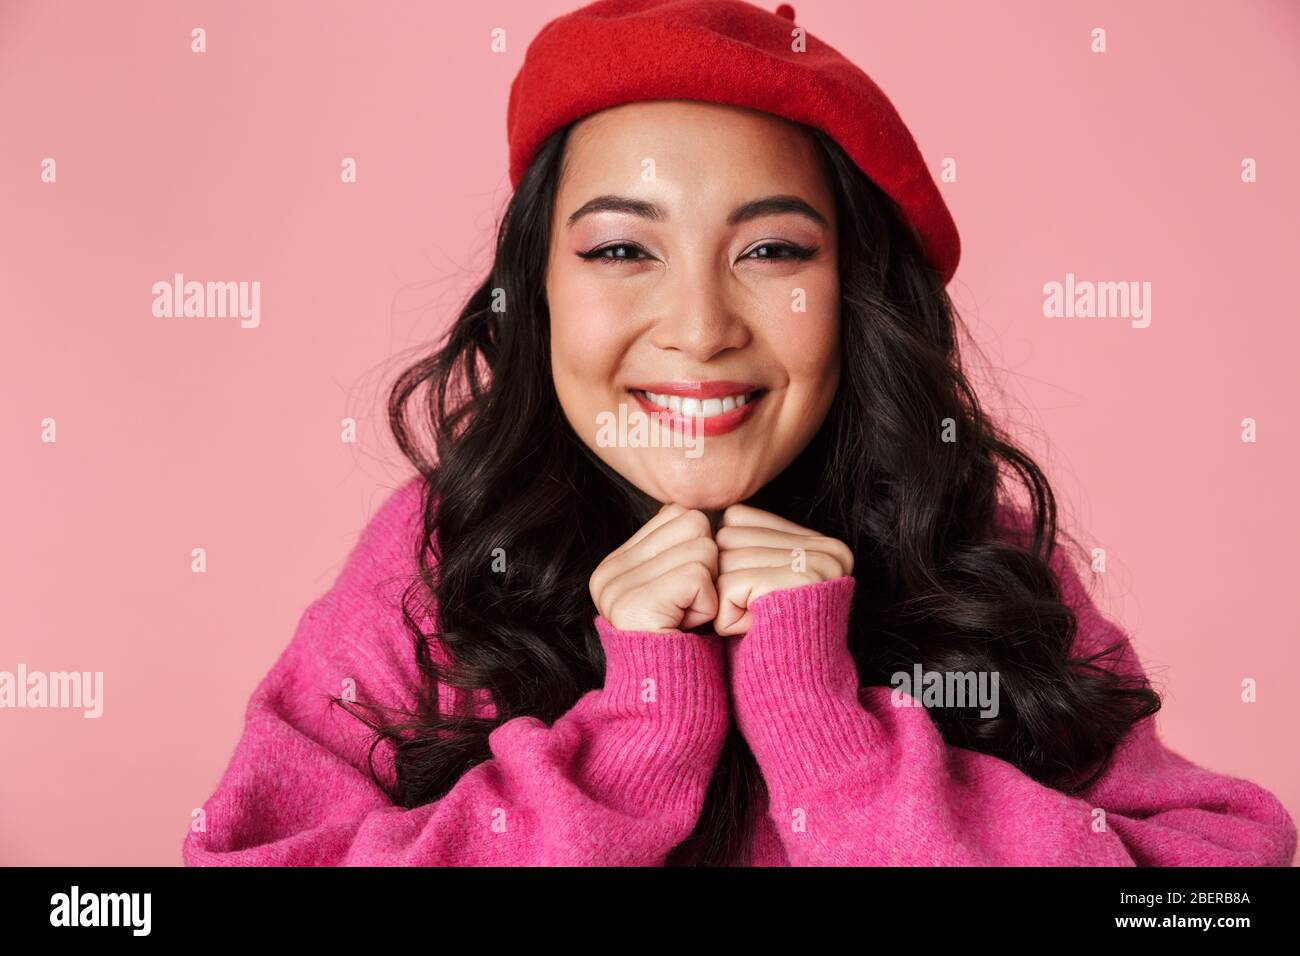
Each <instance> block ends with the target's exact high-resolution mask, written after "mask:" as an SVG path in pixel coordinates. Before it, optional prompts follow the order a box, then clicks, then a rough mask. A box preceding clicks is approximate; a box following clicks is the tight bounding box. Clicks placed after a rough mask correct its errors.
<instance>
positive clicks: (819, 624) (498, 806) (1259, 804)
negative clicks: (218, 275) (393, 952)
mask: <svg viewBox="0 0 1300 956" xmlns="http://www.w3.org/2000/svg"><path fill="white" fill-rule="evenodd" d="M419 506H420V485H419V481H418V480H416V479H412V480H411V481H409V482H408V483H407V484H406V485H404V486H403V487H402V488H401V489H399V490H398V491H397V492H396V493H395V494H393V495H392V496H391V497H390V498H389V499H388V501H387V502H386V503H385V504H384V506H383V507H382V508H381V509H380V511H379V512H378V514H377V515H376V516H375V517H374V519H373V520H372V521H371V522H370V524H369V525H368V526H367V527H366V529H365V530H364V532H363V533H362V536H361V540H360V542H359V543H358V545H357V547H356V548H355V549H354V551H353V552H352V554H351V555H350V556H349V558H348V560H347V562H346V564H345V567H344V568H343V571H342V572H341V573H340V575H339V577H338V580H337V581H336V582H335V584H334V586H333V587H332V588H331V590H330V591H329V592H328V593H327V594H325V595H324V596H323V597H321V598H320V599H319V600H317V601H315V602H314V603H313V604H312V605H311V606H310V607H309V608H308V609H307V610H306V612H305V613H304V614H303V616H302V619H301V621H300V623H299V625H298V628H297V632H296V633H295V634H294V637H293V640H292V641H291V642H290V644H289V646H288V648H287V649H286V650H285V651H284V652H283V653H282V654H281V656H280V658H279V660H278V661H277V662H276V664H275V665H274V667H273V668H272V669H271V671H270V673H269V674H267V676H266V677H265V678H264V679H263V680H262V682H261V683H260V684H259V685H258V687H257V689H256V691H255V692H254V694H253V696H252V699H251V700H250V701H249V704H248V710H247V715H246V725H245V728H244V732H243V735H242V738H241V739H240V741H239V743H238V746H237V747H236V749H235V753H234V757H233V759H232V760H231V762H230V765H229V766H228V768H227V769H226V771H225V773H224V774H223V776H222V778H221V780H220V783H219V785H218V786H217V789H216V792H215V793H214V794H213V795H212V796H211V798H210V799H209V800H208V801H207V804H206V805H205V811H206V813H205V828H204V829H203V830H202V831H201V832H191V833H189V834H188V835H187V838H186V840H185V843H184V847H183V856H184V860H185V863H186V864H188V865H199V866H214V865H216V866H220V865H225V866H249V865H281V864H287V865H315V866H338V865H347V866H352V865H415V866H420V865H423V866H459V865H469V866H480V865H634V866H662V865H663V862H664V860H665V858H666V857H667V855H668V854H669V852H670V851H671V850H672V849H673V847H674V846H676V845H677V844H678V843H680V842H682V841H683V840H684V839H685V838H686V837H687V836H688V835H689V834H690V832H691V830H692V829H693V827H694V826H695V822H696V819H697V817H698V815H699V811H700V809H701V807H702V805H703V801H704V796H705V792H706V789H707V787H708V784H709V780H710V777H711V775H712V772H713V769H714V767H715V765H716V761H717V758H718V755H719V753H720V751H721V747H722V743H723V739H724V737H725V735H726V733H727V730H728V727H729V721H730V720H731V719H732V718H733V717H734V719H735V720H736V722H737V724H738V726H739V728H740V730H741V732H742V733H743V735H744V737H745V739H746V741H747V742H748V743H749V746H750V747H751V749H752V750H753V752H754V755H755V757H756V758H757V761H758V764H759V767H760V769H761V771H762V775H763V779H764V782H765V786H766V794H765V803H766V805H765V806H763V805H760V811H761V812H760V815H759V819H760V825H759V828H758V833H757V836H756V838H755V842H754V845H753V847H752V863H753V865H756V866H786V865H795V866H810V865H837V864H845V865H914V864H920V865H936V864H937V865H971V864H976V865H978V864H993V865H1116V866H1133V865H1139V866H1151V865H1156V866H1159V865H1234V866H1235V865H1244V866H1252V865H1253V866H1258V865H1278V866H1281V865H1287V864H1289V863H1290V862H1291V859H1292V856H1293V854H1294V852H1295V848H1296V828H1295V825H1294V823H1293V822H1292V820H1291V818H1290V817H1289V816H1288V815H1287V812H1286V811H1285V809H1284V808H1283V807H1282V805H1281V803H1279V801H1278V800H1277V799H1276V798H1275V797H1274V796H1273V795H1272V794H1271V793H1269V792H1268V791H1266V790H1264V789H1262V788H1261V787H1259V786H1256V785H1255V784H1253V783H1250V782H1248V781H1246V780H1242V779H1238V778H1236V777H1231V776H1226V775H1222V774H1217V773H1212V772H1210V771H1209V770H1205V769H1203V768H1201V767H1198V766H1196V765H1195V764H1193V763H1191V762H1190V761H1188V760H1186V759H1185V758H1183V757H1181V756H1179V755H1178V754H1176V753H1174V752H1173V751H1171V750H1169V749H1168V748H1167V747H1165V746H1164V745H1163V744H1162V743H1161V742H1160V740H1159V739H1158V737H1157V736H1156V731H1155V726H1154V723H1153V718H1148V719H1146V720H1144V721H1142V722H1141V723H1139V724H1137V725H1136V726H1135V727H1134V728H1133V730H1132V731H1131V732H1130V734H1129V736H1128V738H1127V739H1126V740H1125V741H1124V742H1123V743H1122V744H1121V746H1120V748H1119V750H1118V752H1117V754H1116V757H1115V760H1114V762H1113V764H1112V766H1111V768H1110V769H1109V770H1108V772H1107V773H1106V775H1105V776H1104V777H1103V778H1101V779H1100V780H1099V781H1098V782H1097V783H1096V784H1094V785H1093V787H1092V788H1091V789H1090V790H1089V791H1088V792H1087V794H1086V795H1085V796H1084V797H1083V798H1074V797H1069V796H1065V795H1063V794H1061V793H1060V792H1058V791H1055V790H1052V789H1050V788H1048V787H1045V786H1042V785H1040V784H1038V783H1036V782H1034V781H1033V780H1031V779H1030V778H1029V777H1027V776H1025V775H1024V774H1023V773H1021V772H1020V771H1019V770H1017V769H1016V768H1015V767H1013V766H1012V765H1011V764H1009V763H1007V762H1005V761H1003V760H1000V759H997V758H995V757H990V756H987V755H984V754H980V753H976V752H973V751H970V750H966V749H963V748H960V747H955V746H948V745H946V744H945V743H944V741H943V739H942V738H941V737H940V735H939V733H938V731H937V730H936V729H935V726H934V724H933V723H932V721H931V719H930V717H929V715H928V713H927V712H926V710H925V709H924V708H921V707H895V706H892V705H891V703H890V697H891V693H892V688H890V687H866V688H860V687H859V686H858V681H857V674H856V671H855V670H854V666H853V661H852V658H851V657H850V655H849V652H848V647H847V643H846V628H847V619H848V612H849V605H850V601H851V599H852V597H853V589H854V579H853V578H851V577H843V578H839V579H836V580H833V581H826V582H822V583H819V584H810V585H805V586H802V587H799V588H794V589H791V590H787V591H778V592H774V593H771V594H768V595H765V596H764V597H762V598H760V599H759V600H757V601H756V602H755V603H754V605H753V607H752V612H753V625H752V628H751V630H750V631H749V633H748V634H747V635H745V636H744V637H742V638H717V637H716V636H714V635H695V634H668V635H664V634H655V633H642V632H629V631H621V630H618V629H616V628H614V627H613V626H612V625H611V624H610V623H609V622H608V621H606V620H605V619H604V618H603V617H599V616H598V617H597V618H596V625H597V628H598V631H599V635H600V640H601V642H602V645H603V647H604V650H605V654H606V673H605V681H604V686H603V687H602V688H601V689H599V690H593V691H590V692H589V693H587V694H585V695H584V696H583V697H582V698H581V699H579V700H578V701H577V703H576V704H575V705H574V706H573V708H572V709H571V710H569V711H568V712H567V713H566V714H564V715H563V716H562V717H560V718H559V719H558V720H556V721H555V722H554V723H553V724H552V725H550V726H547V725H546V724H544V723H543V722H542V721H540V720H538V719H536V718H533V717H518V718H516V719H514V720H511V721H509V722H507V723H505V724H503V725H501V726H500V727H498V728H497V729H496V730H495V731H493V733H492V735H491V737H490V739H489V743H490V746H491V751H492V755H493V756H492V758H491V759H489V760H487V761H485V762H484V763H482V764H480V765H478V766H475V767H474V768H472V769H471V770H470V771H469V772H467V773H466V774H464V776H462V777H461V778H460V780H459V781H458V782H457V783H456V784H455V786H454V787H453V788H452V789H451V791H450V792H449V793H447V794H446V796H444V797H443V798H442V799H441V800H437V801H435V802H433V803H430V804H426V805H425V806H421V807H417V808H415V809H411V810H407V809H403V808H401V807H397V806H394V805H393V804H392V803H391V802H390V801H389V800H388V798H387V797H386V796H385V795H384V793H383V791H382V790H380V789H379V788H378V787H377V786H376V785H375V783H374V781H373V780H372V779H371V778H370V776H369V773H368V770H367V766H366V750H367V736H368V728H366V727H365V725H364V724H362V723H361V722H360V721H359V720H357V719H356V718H354V717H351V716H349V715H348V714H346V713H344V712H343V711H341V710H340V709H339V708H337V707H331V706H330V704H329V701H328V699H327V697H326V695H327V694H342V693H343V691H344V689H345V687H347V686H349V685H347V684H346V683H345V682H346V681H348V680H352V681H355V689H356V697H357V698H358V699H361V700H373V699H376V698H378V699H379V700H382V701H385V702H389V701H400V702H401V703H402V704H409V703H411V702H412V701H413V690H414V688H415V686H416V685H415V681H416V670H415V663H414V660H413V657H412V653H411V645H410V641H409V638H408V636H407V633H406V631H405V629H404V628H403V627H402V623H401V618H400V615H399V612H398V611H397V607H396V601H397V599H398V596H399V595H400V593H401V588H402V586H403V585H404V584H405V583H406V581H407V578H408V576H409V575H410V574H411V573H413V567H414V559H413V557H411V556H408V552H410V551H412V550H413V544H412V542H413V541H414V540H415V537H414V536H416V535H417V534H418V531H417V529H418V527H419V514H418V512H419ZM1058 554H1060V555H1062V557H1061V558H1060V559H1059V563H1058V564H1057V574H1058V575H1059V576H1060V577H1061V580H1062V584H1063V587H1064V588H1065V593H1066V595H1067V600H1072V601H1073V603H1074V606H1075V609H1076V611H1077V612H1078V614H1079V623H1080V626H1079V638H1078V639H1079V641H1080V643H1081V644H1082V645H1083V646H1085V647H1088V648H1095V647H1100V646H1102V645H1103V644H1104V643H1107V642H1109V641H1111V640H1113V639H1115V638H1116V637H1118V636H1120V632H1119V631H1118V630H1117V628H1116V627H1115V625H1113V624H1112V623H1110V622H1109V621H1108V620H1106V619H1105V618H1104V617H1103V616H1102V615H1101V614H1099V613H1098V611H1097V609H1096V608H1095V606H1094V605H1093V603H1092V601H1091V600H1090V599H1089V597H1088V595H1087V594H1086V593H1085V591H1084V589H1083V586H1082V584H1081V582H1080V580H1079V578H1078V576H1077V575H1076V574H1075V572H1074V571H1073V570H1072V566H1071V565H1070V564H1069V562H1068V560H1067V559H1066V558H1065V557H1064V552H1061V551H1058ZM439 647H440V645H437V643H436V642H434V650H435V652H437V651H438V650H439ZM1126 653H1127V659H1126V663H1125V665H1124V666H1127V667H1132V668H1134V669H1139V668H1140V665H1139V664H1138V663H1137V658H1136V655H1135V654H1133V652H1132V647H1131V645H1126ZM444 659H445V658H444ZM1112 666H1113V665H1112ZM442 692H443V695H444V697H443V699H444V700H445V701H446V702H447V703H446V706H447V707H448V708H450V707H452V706H454V705H455V702H456V693H455V692H454V691H453V690H452V689H450V688H446V687H445V686H444V687H443V688H442ZM475 707H476V708H477V712H478V713H482V714H488V715H490V714H492V713H493V708H492V706H491V704H490V703H488V702H486V701H478V702H476V704H475ZM375 759H376V766H377V767H378V768H379V769H380V771H381V775H382V776H383V777H384V779H385V780H386V781H391V780H392V754H391V748H390V747H389V746H388V745H387V744H386V743H385V744H382V745H381V746H380V747H379V748H378V750H377V751H376V754H375ZM1098 811H1104V812H1098Z"/></svg>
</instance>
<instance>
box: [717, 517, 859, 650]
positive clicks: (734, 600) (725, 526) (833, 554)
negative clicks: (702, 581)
mask: <svg viewBox="0 0 1300 956" xmlns="http://www.w3.org/2000/svg"><path fill="white" fill-rule="evenodd" d="M713 537H714V540H715V541H716V542H717V544H718V583H717V592H718V613H717V616H716V617H715V618H714V621H713V629H714V630H715V631H716V632H717V633H718V634H722V635H736V634H744V633H746V632H747V631H748V630H749V627H750V622H751V621H750V613H749V606H750V604H751V603H753V602H754V601H756V600H758V599H759V598H760V597H762V596H763V595H764V594H768V593H770V592H772V591H781V590H785V589H786V588H797V587H801V586H803V585H805V584H816V583H817V582H819V581H833V580H834V579H835V578H842V577H846V576H848V575H851V574H852V573H853V552H852V551H851V550H850V549H849V546H848V545H846V544H844V543H843V542H842V541H837V540H836V539H834V538H828V537H825V536H824V535H820V534H818V533H817V532H816V531H810V530H808V529H807V528H801V527H800V526H799V525H797V524H795V523H794V522H792V521H787V520H785V519H784V518H781V517H778V516H777V515H774V514H770V513H769V512H766V511H760V510H759V509H758V508H751V507H750V506H749V505H739V504H737V505H732V506H731V507H730V508H728V509H727V510H726V511H724V512H723V513H722V520H721V522H720V523H719V526H718V530H717V531H716V532H715V533H714V535H713Z"/></svg>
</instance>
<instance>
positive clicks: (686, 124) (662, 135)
mask: <svg viewBox="0 0 1300 956" xmlns="http://www.w3.org/2000/svg"><path fill="white" fill-rule="evenodd" d="M651 164H653V165H651ZM648 169H653V181H648V180H649V174H648V172H647V170H648ZM825 177H826V172H825V168H824V166H823V159H822V156H821V148H820V147H819V146H818V144H817V143H816V141H815V140H814V139H813V138H812V136H811V135H809V134H808V133H807V132H806V131H805V130H803V129H801V128H800V127H799V126H797V125H796V124H794V123H791V122H789V121H787V120H785V119H783V118H781V117H779V116H773V115H772V114H770V113H763V112H760V111H758V110H750V109H744V108H741V107H735V106H727V105H724V104H720V103H706V102H698V101H694V100H649V101H645V102H638V103H626V104H622V105H619V106H616V107H612V108H610V109H606V110H602V111H600V112H599V113H594V114H592V115H591V116H587V117H585V118H583V119H582V120H580V121H579V122H578V123H576V124H575V125H574V128H573V130H572V132H571V133H570V135H569V141H568V144H567V145H566V148H565V166H564V174H563V177H562V179H561V184H560V190H561V193H562V194H566V193H572V192H573V191H575V190H578V191H581V192H584V193H585V192H589V191H590V192H605V191H608V192H617V191H627V190H628V189H629V188H630V187H632V186H633V185H643V186H650V187H653V186H655V185H658V186H660V187H662V188H663V189H664V191H665V192H667V193H668V194H669V196H668V198H669V199H671V198H673V197H676V198H679V199H681V200H683V201H690V202H691V203H692V204H695V203H701V202H707V201H709V200H717V201H719V202H731V201H733V200H734V199H736V198H738V197H741V196H745V195H748V194H751V193H760V192H762V193H769V192H791V193H797V194H802V195H804V196H805V197H806V198H808V199H810V200H815V201H818V202H819V203H821V204H825V205H829V204H830V188H829V184H828V183H827V182H826V178H825Z"/></svg>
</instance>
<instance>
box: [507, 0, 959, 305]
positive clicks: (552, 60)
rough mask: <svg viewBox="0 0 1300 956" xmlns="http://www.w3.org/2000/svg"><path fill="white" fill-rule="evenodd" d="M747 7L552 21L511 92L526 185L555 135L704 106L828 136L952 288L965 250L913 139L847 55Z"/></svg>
mask: <svg viewBox="0 0 1300 956" xmlns="http://www.w3.org/2000/svg"><path fill="white" fill-rule="evenodd" d="M794 18H795V12H794V8H793V7H792V6H791V5H790V4H788V3H783V4H781V5H780V6H778V7H777V9H776V11H775V12H771V13H769V12H768V11H766V10H763V9H761V8H759V7H756V6H754V5H752V4H749V3H745V2H743V0H596V2H595V3H590V4H588V5H587V6H584V7H582V8H580V9H578V10H575V11H573V12H571V13H568V14H565V15H563V16H561V17H557V18H556V19H554V20H552V21H551V22H549V23H548V24H546V25H545V26H544V27H543V28H542V29H541V31H540V32H539V33H538V34H537V36H536V37H534V38H533V41H532V43H531V44H529V47H528V50H527V52H526V53H525V54H524V62H523V65H522V66H521V67H520V68H519V72H518V74H517V75H516V76H515V79H514V82H513V83H512V84H511V87H510V101H509V106H508V108H507V111H506V131H507V139H508V142H509V150H510V183H511V187H512V188H514V187H517V186H518V185H519V181H520V179H522V178H523V175H524V172H525V170H527V168H528V164H529V163H530V162H531V161H532V158H533V156H534V155H535V154H536V152H537V150H538V149H539V148H540V147H541V145H542V143H543V142H545V141H546V138H547V137H548V136H550V135H551V134H552V133H554V132H555V131H556V130H557V129H559V128H561V127H563V126H565V125H567V124H568V123H570V122H572V121H574V120H576V119H579V118H581V117H583V116H587V115H589V114H591V113H595V112H598V111H600V110H603V109H606V108H608V107H612V106H617V105H619V104H622V103H629V102H633V101H637V100H656V99H685V100H706V101H711V102H715V103H722V104H727V105H731V106H741V107H748V108H750V109H757V110H762V111H764V112H767V113H772V114H774V115H776V116H780V117H784V118H786V119H789V120H794V121H796V122H800V123H805V124H807V125H809V126H814V127H817V128H819V129H821V130H823V131H824V132H826V133H828V134H829V135H830V136H831V137H832V138H834V139H835V141H836V142H837V143H839V145H840V146H841V147H842V148H843V149H844V151H845V152H846V153H847V154H848V155H849V157H850V158H851V159H852V160H853V161H854V162H855V163H856V164H857V166H858V167H859V168H860V169H861V170H862V171H863V172H864V173H865V174H866V175H867V176H868V178H870V179H871V180H872V181H873V182H874V183H875V184H876V185H877V186H879V187H880V188H881V189H882V190H883V191H884V193H885V194H886V195H888V196H889V197H890V198H891V199H892V200H893V201H894V202H895V203H896V204H897V207H898V209H899V211H900V212H901V214H902V216H903V218H904V221H905V223H906V224H909V225H910V226H911V227H912V228H913V229H914V230H915V232H916V234H917V238H918V239H919V241H920V243H921V246H922V249H923V250H924V252H925V255H926V257H927V258H928V260H929V261H930V263H931V264H932V265H933V266H934V268H935V269H936V270H937V271H938V272H939V273H940V275H941V276H942V277H943V282H944V284H945V285H946V284H947V283H948V281H949V280H950V279H951V278H952V275H953V273H954V272H955V271H956V269H957V260H958V258H959V257H960V253H961V244H960V241H959V239H958V236H957V227H956V225H955V223H954V222H953V219H952V215H951V214H950V213H949V212H948V207H947V206H946V205H945V204H944V201H943V197H942V196H941V195H940V193H939V189H938V187H937V186H936V185H935V182H934V179H933V177H932V176H931V175H930V171H929V169H928V168H927V167H926V165H925V160H924V159H922V157H921V153H920V150H919V149H918V148H917V145H916V141H915V140H914V139H913V138H912V134H911V133H910V132H909V131H908V129H907V127H906V126H905V125H904V124H903V121H902V119H901V117H899V115H898V112H897V110H895V109H894V106H893V104H892V103H891V102H890V101H889V99H888V97H886V96H885V94H884V93H883V92H882V91H881V89H880V87H878V86H877V85H876V84H875V83H874V82H873V81H872V80H871V78H870V77H868V76H867V74H866V73H864V72H863V71H862V70H861V69H860V68H859V67H857V66H856V65H855V64H853V63H852V62H851V61H849V60H848V59H847V58H845V57H844V56H843V54H841V53H839V52H838V51H836V50H834V49H833V48H831V47H830V46H829V45H827V44H826V43H824V42H822V41H821V40H819V39H817V38H816V37H814V36H813V35H812V34H810V33H808V32H807V31H806V30H803V29H801V28H800V29H798V32H797V33H796V27H795V26H794Z"/></svg>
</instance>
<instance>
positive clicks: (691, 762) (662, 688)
mask: <svg viewBox="0 0 1300 956" xmlns="http://www.w3.org/2000/svg"><path fill="white" fill-rule="evenodd" d="M596 630H597V633H598V634H599V635H600V642H601V646H602V647H603V648H604V651H605V684H604V689H603V690H602V691H601V692H600V695H599V700H598V704H597V706H598V711H599V713H600V715H601V717H602V719H603V720H604V721H605V725H606V726H605V730H604V731H603V732H602V734H601V738H602V743H601V746H600V747H599V748H597V749H598V751H599V753H598V754H593V757H594V758H595V759H596V761H597V763H598V764H600V766H597V767H593V773H594V774H595V775H596V776H597V777H598V778H600V779H601V780H602V781H603V782H605V783H608V784H609V785H610V786H613V787H620V788H623V789H626V790H629V791H630V790H636V791H638V792H644V793H654V794H657V795H658V798H659V799H662V800H666V801H667V802H669V803H672V802H675V800H676V799H677V798H681V799H683V800H688V799H690V798H691V795H692V794H693V793H694V789H695V788H696V787H697V786H698V784H699V783H700V780H705V781H707V779H708V778H709V777H710V776H711V775H712V773H713V769H714V766H715V765H716V763H717V759H718V756H719V754H720V753H721V750H722V744H723V741H724V740H725V738H726V735H727V730H728V728H729V726H730V723H731V715H730V708H729V707H728V705H727V680H726V652H725V650H724V648H723V645H722V639H721V638H719V637H717V636H716V635H711V634H691V633H685V632H673V633H667V634H662V633H657V632H654V631H624V630H620V629H619V628H617V627H615V626H614V625H613V624H611V623H610V622H609V621H608V620H607V619H606V618H605V617H604V616H597V618H596Z"/></svg>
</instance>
